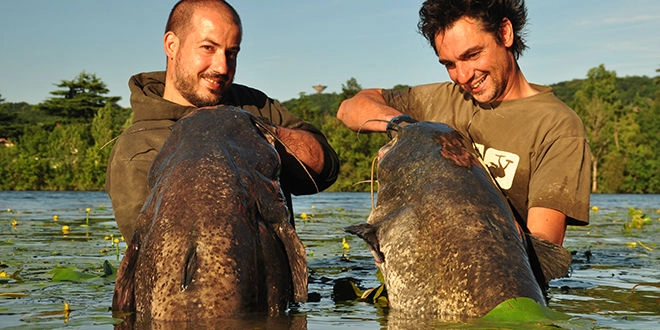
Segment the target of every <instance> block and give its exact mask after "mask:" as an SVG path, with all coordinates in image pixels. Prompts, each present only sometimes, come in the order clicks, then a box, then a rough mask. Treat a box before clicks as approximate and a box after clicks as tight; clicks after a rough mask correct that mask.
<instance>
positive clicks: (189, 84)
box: [174, 71, 230, 108]
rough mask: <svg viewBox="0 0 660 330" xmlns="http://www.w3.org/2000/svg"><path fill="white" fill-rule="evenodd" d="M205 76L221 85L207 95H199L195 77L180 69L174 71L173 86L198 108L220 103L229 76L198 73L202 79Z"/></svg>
mask: <svg viewBox="0 0 660 330" xmlns="http://www.w3.org/2000/svg"><path fill="white" fill-rule="evenodd" d="M205 77H206V78H211V79H213V80H216V81H219V82H220V85H221V87H220V89H219V90H218V91H216V92H211V93H210V94H207V95H201V94H200V93H198V91H197V88H196V87H197V84H196V80H195V77H194V76H193V75H187V74H186V73H185V72H181V71H177V73H176V82H175V84H174V87H175V88H176V89H177V90H178V91H179V93H180V94H181V96H183V98H185V99H186V100H188V102H190V103H191V104H193V105H194V106H196V107H198V108H201V107H207V106H213V105H218V104H220V101H221V98H222V93H223V92H224V90H225V89H226V88H227V86H228V85H229V83H230V81H229V77H227V75H223V74H210V73H205V74H202V75H200V76H199V79H203V78H205ZM209 92H210V91H209Z"/></svg>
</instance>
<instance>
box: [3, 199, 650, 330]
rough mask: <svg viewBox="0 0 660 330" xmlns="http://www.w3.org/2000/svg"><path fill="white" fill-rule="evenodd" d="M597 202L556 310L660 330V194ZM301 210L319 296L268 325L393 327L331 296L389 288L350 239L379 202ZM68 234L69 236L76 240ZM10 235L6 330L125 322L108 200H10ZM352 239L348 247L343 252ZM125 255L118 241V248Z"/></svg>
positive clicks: (600, 322)
mask: <svg viewBox="0 0 660 330" xmlns="http://www.w3.org/2000/svg"><path fill="white" fill-rule="evenodd" d="M592 205H594V206H597V207H598V211H597V212H596V211H592V213H591V225H590V226H587V227H569V229H568V232H567V237H566V240H565V246H566V247H567V248H568V249H569V250H570V251H572V252H573V253H574V255H573V264H572V270H571V276H570V277H568V278H564V279H559V280H554V281H552V282H551V283H550V285H551V289H550V292H549V294H550V307H551V308H553V309H555V310H558V311H562V312H566V313H569V314H570V315H572V316H575V318H574V319H573V320H570V321H569V322H568V324H564V325H562V324H559V326H564V327H568V328H581V327H583V326H586V327H598V328H600V327H610V328H617V329H645V328H656V327H657V326H658V323H660V272H659V271H658V269H660V246H659V244H660V235H659V233H660V221H659V220H658V217H659V215H658V213H656V210H658V209H659V208H660V195H594V196H592ZM294 207H295V214H296V221H297V222H296V225H297V230H298V232H299V234H300V237H301V239H302V240H303V242H304V243H305V245H306V247H307V253H308V264H309V268H310V282H309V291H310V292H312V293H315V294H317V295H318V297H320V298H319V299H318V301H314V302H308V303H306V304H302V305H300V306H297V307H295V308H293V309H292V318H290V319H289V318H287V319H286V320H284V321H282V320H280V321H281V322H282V323H277V322H276V323H272V324H270V325H268V327H269V328H290V327H293V328H305V327H307V328H309V329H326V328H328V329H331V328H336V329H340V328H341V329H343V328H347V327H360V328H364V329H380V328H382V327H387V326H388V320H387V310H383V309H379V308H378V307H376V306H374V305H370V304H368V303H362V302H355V301H348V302H341V303H335V302H334V301H333V299H332V298H333V297H332V287H333V284H334V281H335V280H337V279H340V278H353V279H355V280H356V281H357V282H358V283H359V284H360V286H361V287H363V288H369V287H375V286H377V285H378V284H379V283H378V281H377V280H376V278H375V275H374V274H375V272H376V267H375V265H374V264H373V258H372V256H371V253H370V252H369V251H368V249H367V247H366V245H365V244H364V243H363V242H362V240H361V239H359V238H357V237H353V236H352V235H349V234H346V233H344V231H343V228H344V227H345V226H348V225H353V224H357V223H361V222H364V221H365V220H366V218H367V216H368V214H369V211H370V207H371V197H370V195H369V194H367V193H321V194H317V195H312V196H304V197H295V198H294ZM629 207H632V208H635V209H642V210H643V211H644V212H645V213H646V214H647V215H649V216H650V217H651V218H652V220H653V221H652V223H651V224H648V225H645V226H643V227H642V228H639V229H631V230H628V231H624V224H626V223H627V222H629V221H630V218H629V215H628V210H629ZM87 208H90V212H89V213H88V212H87ZM55 215H57V220H55V219H54V216H55ZM87 221H89V225H88V226H86V225H85V224H86V222H87ZM12 223H15V225H12ZM63 226H69V227H70V232H69V233H68V234H66V235H65V234H63V232H62V227H63ZM0 228H2V230H0V267H1V268H0V272H2V271H4V273H0V325H2V327H4V328H12V327H16V328H19V327H34V328H57V327H77V328H84V329H94V328H97V329H110V328H112V327H113V324H114V323H117V322H118V321H119V320H118V319H113V318H112V314H111V313H110V312H109V310H108V308H109V307H110V304H111V301H112V293H113V289H114V279H112V278H107V277H103V276H102V274H103V262H104V261H105V260H108V261H109V262H110V263H111V264H112V265H113V266H114V267H116V266H117V265H118V264H119V260H118V257H117V255H116V250H117V249H116V246H115V245H113V244H112V241H111V240H110V237H111V235H112V237H113V238H114V237H117V236H118V235H119V231H118V230H117V227H116V224H115V223H114V219H113V215H112V208H111V204H110V201H109V199H108V197H107V195H106V194H105V193H104V192H0ZM342 238H345V240H346V242H347V243H348V244H349V245H350V249H348V250H346V249H343V248H342ZM125 246H126V245H125V243H124V242H120V243H119V251H120V252H121V251H123V249H124V248H125ZM62 268H66V269H67V270H71V272H72V273H73V274H85V275H87V277H90V275H91V278H82V277H81V278H78V279H76V280H74V281H65V282H56V281H53V280H52V278H53V273H54V272H55V271H56V270H57V269H62ZM3 274H4V275H3ZM13 274H16V276H13V277H12V275H13ZM64 302H67V303H68V304H69V306H70V309H71V310H70V311H69V312H67V311H65V309H64ZM252 321H254V320H250V322H252ZM294 324H295V326H294ZM301 324H302V326H301ZM243 325H245V324H243ZM245 326H247V327H251V328H253V327H259V325H255V324H254V323H248V324H247V325H245ZM261 326H264V325H263V323H261ZM389 326H390V327H392V326H394V325H393V324H389ZM463 326H466V325H463ZM176 327H177V328H178V329H182V328H185V327H183V326H180V325H177V326H176Z"/></svg>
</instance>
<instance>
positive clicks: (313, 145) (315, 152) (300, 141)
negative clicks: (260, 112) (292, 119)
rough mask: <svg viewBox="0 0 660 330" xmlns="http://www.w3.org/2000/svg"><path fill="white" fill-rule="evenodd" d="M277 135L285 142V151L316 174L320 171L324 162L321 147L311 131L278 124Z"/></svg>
mask: <svg viewBox="0 0 660 330" xmlns="http://www.w3.org/2000/svg"><path fill="white" fill-rule="evenodd" d="M277 137H278V138H279V139H280V140H281V141H282V143H283V144H285V146H286V152H287V153H289V154H291V155H292V156H294V157H295V158H297V159H298V160H300V161H301V162H302V163H303V164H305V165H306V166H307V167H308V168H310V169H311V170H312V171H314V172H315V173H316V174H320V173H321V171H322V170H323V164H324V163H323V162H324V155H323V147H322V146H321V144H320V143H319V141H317V140H316V138H315V137H314V135H313V134H312V133H310V132H307V131H304V130H297V129H290V128H286V127H281V126H278V127H277Z"/></svg>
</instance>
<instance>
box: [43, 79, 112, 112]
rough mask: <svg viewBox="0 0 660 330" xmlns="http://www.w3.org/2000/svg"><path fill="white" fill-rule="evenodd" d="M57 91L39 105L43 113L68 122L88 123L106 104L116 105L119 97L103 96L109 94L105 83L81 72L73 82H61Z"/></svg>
mask: <svg viewBox="0 0 660 330" xmlns="http://www.w3.org/2000/svg"><path fill="white" fill-rule="evenodd" d="M56 86H57V87H59V88H60V89H59V90H55V91H52V92H50V94H51V95H53V97H51V98H49V99H47V100H46V101H45V102H44V103H42V104H40V105H39V108H40V109H41V110H43V111H44V112H45V113H48V114H50V115H53V116H58V117H62V118H66V119H67V120H69V121H83V122H89V121H91V119H92V118H94V115H95V114H96V111H97V110H98V109H99V108H102V107H104V106H105V105H106V104H112V105H115V106H117V105H116V103H117V102H118V101H119V100H120V99H121V97H119V96H103V95H105V94H107V93H108V92H109V90H108V88H107V87H106V85H105V83H104V82H103V81H101V79H99V78H98V77H96V75H95V74H89V73H86V72H85V71H83V72H81V73H80V74H79V75H78V76H77V77H75V78H74V79H73V80H62V81H61V82H60V83H59V84H57V85H56Z"/></svg>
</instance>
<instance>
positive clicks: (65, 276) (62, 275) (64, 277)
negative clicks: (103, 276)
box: [53, 268, 98, 282]
mask: <svg viewBox="0 0 660 330" xmlns="http://www.w3.org/2000/svg"><path fill="white" fill-rule="evenodd" d="M94 277H98V276H96V275H92V274H87V273H83V272H81V271H79V270H77V269H75V268H59V269H54V270H53V282H64V281H69V282H82V281H85V280H88V279H90V278H94Z"/></svg>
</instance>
